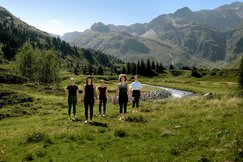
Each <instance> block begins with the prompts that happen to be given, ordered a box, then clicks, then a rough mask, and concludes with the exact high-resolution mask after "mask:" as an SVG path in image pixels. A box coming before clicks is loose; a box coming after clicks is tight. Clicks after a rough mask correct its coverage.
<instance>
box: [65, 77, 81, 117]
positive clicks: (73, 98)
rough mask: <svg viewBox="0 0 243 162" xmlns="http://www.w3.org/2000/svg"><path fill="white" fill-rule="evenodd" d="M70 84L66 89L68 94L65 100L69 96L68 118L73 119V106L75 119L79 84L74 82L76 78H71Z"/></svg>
mask: <svg viewBox="0 0 243 162" xmlns="http://www.w3.org/2000/svg"><path fill="white" fill-rule="evenodd" d="M70 82H71V83H70V85H69V86H68V87H67V89H66V96H65V98H64V101H65V100H66V98H67V97H68V120H70V119H71V109H72V107H73V120H76V105H77V96H79V91H78V86H76V85H75V84H74V83H75V82H74V78H71V79H70Z"/></svg>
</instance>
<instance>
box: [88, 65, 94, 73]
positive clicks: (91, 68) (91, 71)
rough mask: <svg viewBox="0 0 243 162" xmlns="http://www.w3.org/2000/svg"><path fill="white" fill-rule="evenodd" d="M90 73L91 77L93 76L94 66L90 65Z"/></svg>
mask: <svg viewBox="0 0 243 162" xmlns="http://www.w3.org/2000/svg"><path fill="white" fill-rule="evenodd" d="M88 72H89V75H92V74H93V66H92V65H91V64H89V67H88Z"/></svg>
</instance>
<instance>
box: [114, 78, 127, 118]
mask: <svg viewBox="0 0 243 162" xmlns="http://www.w3.org/2000/svg"><path fill="white" fill-rule="evenodd" d="M119 80H120V83H119V84H118V85H117V88H116V97H119V106H120V118H119V120H122V119H126V116H125V115H126V113H127V102H128V96H129V87H128V85H127V83H126V81H127V77H126V75H125V74H121V75H120V76H119Z"/></svg>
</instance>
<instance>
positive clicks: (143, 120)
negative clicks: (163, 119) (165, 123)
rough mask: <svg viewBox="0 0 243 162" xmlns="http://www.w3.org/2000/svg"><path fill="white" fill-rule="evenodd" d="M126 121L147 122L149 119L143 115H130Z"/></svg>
mask: <svg viewBox="0 0 243 162" xmlns="http://www.w3.org/2000/svg"><path fill="white" fill-rule="evenodd" d="M126 121H128V122H136V123H146V122H147V120H146V119H145V118H144V117H143V116H142V115H139V116H128V117H127V119H126Z"/></svg>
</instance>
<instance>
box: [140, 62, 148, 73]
mask: <svg viewBox="0 0 243 162" xmlns="http://www.w3.org/2000/svg"><path fill="white" fill-rule="evenodd" d="M140 74H141V75H142V76H146V75H147V71H146V66H145V64H144V62H143V60H141V66H140Z"/></svg>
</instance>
